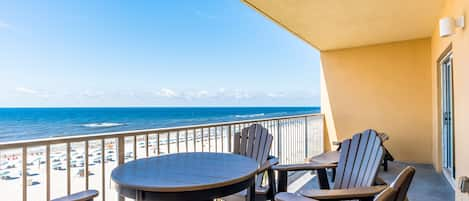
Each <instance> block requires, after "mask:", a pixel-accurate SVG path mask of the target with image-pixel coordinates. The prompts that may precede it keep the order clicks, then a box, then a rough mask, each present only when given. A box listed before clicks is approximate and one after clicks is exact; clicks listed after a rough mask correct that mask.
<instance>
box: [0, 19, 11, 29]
mask: <svg viewBox="0 0 469 201" xmlns="http://www.w3.org/2000/svg"><path fill="white" fill-rule="evenodd" d="M10 27H11V25H10V24H8V23H6V22H4V21H1V20H0V29H7V28H10Z"/></svg>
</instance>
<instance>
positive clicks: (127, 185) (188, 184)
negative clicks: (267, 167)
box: [111, 152, 259, 201]
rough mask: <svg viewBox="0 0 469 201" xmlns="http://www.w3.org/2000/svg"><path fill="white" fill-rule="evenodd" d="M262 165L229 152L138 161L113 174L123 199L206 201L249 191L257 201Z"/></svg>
mask: <svg viewBox="0 0 469 201" xmlns="http://www.w3.org/2000/svg"><path fill="white" fill-rule="evenodd" d="M258 166H259V165H258V163H257V162H256V161H255V160H253V159H250V158H247V157H244V156H241V155H236V154H228V153H207V152H195V153H177V154H168V155H164V156H158V157H151V158H145V159H138V160H135V161H131V162H128V163H125V164H122V165H120V166H118V167H117V168H115V169H114V170H113V171H112V173H111V178H112V180H113V182H114V187H115V189H116V190H117V191H118V192H119V195H120V196H122V197H128V198H132V199H135V200H137V201H157V200H158V201H160V200H161V201H185V200H191V201H202V200H213V199H215V198H220V197H223V196H227V195H231V194H234V193H237V192H240V191H242V190H244V189H249V190H248V200H250V201H254V197H255V176H256V171H257V168H258Z"/></svg>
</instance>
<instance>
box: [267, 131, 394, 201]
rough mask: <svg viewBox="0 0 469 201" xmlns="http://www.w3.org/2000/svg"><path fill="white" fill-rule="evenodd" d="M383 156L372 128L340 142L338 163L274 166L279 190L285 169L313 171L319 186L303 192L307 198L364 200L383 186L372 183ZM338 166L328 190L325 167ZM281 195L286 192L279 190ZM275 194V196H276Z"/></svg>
mask: <svg viewBox="0 0 469 201" xmlns="http://www.w3.org/2000/svg"><path fill="white" fill-rule="evenodd" d="M383 156H384V148H383V146H382V141H381V139H380V137H379V136H378V135H377V133H376V131H374V130H371V129H370V130H365V131H364V132H362V133H359V134H355V135H354V136H353V137H352V139H347V140H344V141H343V142H342V145H341V149H340V158H339V162H338V164H321V163H312V162H310V163H306V164H293V165H276V166H274V167H273V169H274V170H277V171H278V172H279V188H278V191H279V192H283V191H286V186H287V183H288V182H287V173H288V171H298V170H316V171H317V173H318V181H319V186H320V188H321V189H319V190H308V191H303V192H302V194H303V195H304V196H306V197H310V198H314V199H317V200H341V199H364V200H370V199H371V198H373V197H374V195H376V194H377V193H379V192H381V191H383V190H384V188H385V187H386V186H384V185H381V186H373V185H374V184H375V179H376V175H377V173H378V169H379V166H380V164H381V160H382V159H383ZM332 167H336V168H337V173H336V178H335V181H334V186H333V190H329V189H330V187H329V181H328V178H327V174H326V170H325V169H326V168H332ZM277 196H280V197H283V196H285V194H283V193H279V194H278V195H277ZM277 196H276V197H277Z"/></svg>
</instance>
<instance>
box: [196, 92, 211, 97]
mask: <svg viewBox="0 0 469 201" xmlns="http://www.w3.org/2000/svg"><path fill="white" fill-rule="evenodd" d="M208 95H209V93H208V91H206V90H201V91H198V92H197V93H196V95H195V96H196V97H197V98H201V97H207V96H208Z"/></svg>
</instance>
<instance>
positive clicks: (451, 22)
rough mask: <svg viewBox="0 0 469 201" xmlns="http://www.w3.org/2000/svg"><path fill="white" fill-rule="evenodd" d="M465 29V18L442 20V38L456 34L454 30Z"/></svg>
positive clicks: (446, 18)
mask: <svg viewBox="0 0 469 201" xmlns="http://www.w3.org/2000/svg"><path fill="white" fill-rule="evenodd" d="M456 28H461V29H464V16H460V17H458V18H456V19H455V18H452V17H445V18H442V19H440V37H448V36H451V35H453V34H454V29H456Z"/></svg>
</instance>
